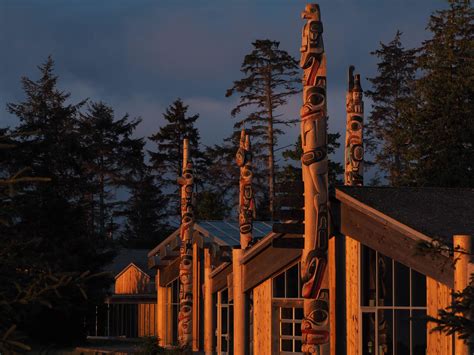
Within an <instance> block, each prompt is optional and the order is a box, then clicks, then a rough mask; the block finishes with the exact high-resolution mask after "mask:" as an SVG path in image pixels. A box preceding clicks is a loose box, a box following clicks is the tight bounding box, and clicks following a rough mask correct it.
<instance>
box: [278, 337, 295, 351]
mask: <svg viewBox="0 0 474 355" xmlns="http://www.w3.org/2000/svg"><path fill="white" fill-rule="evenodd" d="M280 341H281V351H293V340H291V339H281V340H280Z"/></svg>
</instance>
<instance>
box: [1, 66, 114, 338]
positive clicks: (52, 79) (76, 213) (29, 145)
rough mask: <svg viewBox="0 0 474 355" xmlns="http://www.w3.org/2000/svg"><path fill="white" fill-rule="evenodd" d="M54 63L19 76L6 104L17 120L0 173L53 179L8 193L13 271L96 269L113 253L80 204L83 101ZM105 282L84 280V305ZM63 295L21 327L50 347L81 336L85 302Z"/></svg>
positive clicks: (85, 186) (84, 182)
mask: <svg viewBox="0 0 474 355" xmlns="http://www.w3.org/2000/svg"><path fill="white" fill-rule="evenodd" d="M53 67H54V63H53V60H52V59H51V58H48V60H47V61H46V62H45V63H44V64H43V65H41V66H40V67H39V70H40V74H41V77H40V79H39V80H36V81H34V80H31V79H28V78H23V79H22V84H23V89H24V92H25V96H26V99H25V100H24V101H23V102H20V103H10V104H8V106H7V108H8V110H9V111H10V113H12V114H14V115H16V116H17V117H18V119H19V123H18V125H17V126H16V127H15V128H14V129H12V132H11V135H12V136H14V137H16V147H15V149H14V152H13V153H12V154H11V156H10V159H9V161H7V162H4V163H3V164H2V170H3V171H6V172H7V173H8V174H10V175H12V174H14V173H15V172H17V171H21V170H22V169H25V168H27V169H28V175H29V176H31V177H32V178H36V177H47V178H49V179H50V181H49V182H48V183H44V184H35V185H32V186H28V187H27V188H25V189H24V190H23V191H22V192H21V193H19V194H17V195H14V196H13V197H11V198H12V202H11V204H12V206H14V208H15V219H14V220H15V225H14V231H13V232H14V236H15V243H17V247H16V249H15V250H16V252H17V254H18V255H19V254H21V258H19V259H18V262H19V264H18V265H19V266H18V267H20V269H17V270H23V271H27V270H31V271H34V272H35V273H43V274H44V275H47V274H49V273H52V274H58V273H65V272H72V273H84V272H86V271H91V272H96V271H99V270H100V269H101V268H102V267H103V265H105V264H106V263H108V262H110V260H111V254H110V253H109V252H108V250H107V247H108V245H106V244H104V243H102V242H98V241H97V240H95V238H93V235H92V233H91V231H90V230H89V228H88V224H87V215H88V211H87V209H86V207H85V205H84V203H83V201H84V200H83V197H84V196H85V195H87V193H88V192H89V191H90V190H91V185H90V183H89V181H88V179H87V175H86V173H85V171H84V162H85V159H86V156H87V155H86V154H85V153H84V150H83V149H82V148H83V147H82V143H81V139H82V137H81V135H80V133H79V109H80V108H81V107H82V105H83V103H84V102H80V103H78V104H71V103H68V100H69V98H70V94H69V93H67V92H64V91H62V90H60V89H58V87H57V81H58V78H57V76H56V75H55V74H54V70H53V69H54V68H53ZM20 246H21V247H20ZM18 248H21V249H18ZM20 250H21V253H19V251H20ZM26 276H27V275H25V277H26ZM108 285H109V284H108V282H106V281H104V280H100V281H98V282H97V283H94V284H91V285H89V287H88V288H87V291H86V292H87V294H88V297H89V301H88V302H90V303H96V302H100V300H101V297H103V295H104V291H105V290H106V289H107V288H108ZM61 296H62V297H61V298H60V299H57V300H56V307H54V308H53V309H49V308H48V307H38V306H37V305H36V306H35V307H32V308H31V309H29V312H27V317H25V318H22V319H20V323H19V328H21V330H23V331H24V332H26V333H28V334H29V335H30V336H31V337H32V338H36V339H37V340H38V341H40V342H43V343H44V342H45V343H49V344H53V343H55V342H67V341H68V340H69V341H70V340H71V339H72V338H75V339H77V338H81V337H82V336H84V335H85V333H84V329H83V319H84V315H85V312H86V310H87V307H88V306H89V304H88V303H87V302H84V299H83V297H82V295H81V294H80V292H73V291H71V292H67V293H62V294H61ZM66 320H67V321H66Z"/></svg>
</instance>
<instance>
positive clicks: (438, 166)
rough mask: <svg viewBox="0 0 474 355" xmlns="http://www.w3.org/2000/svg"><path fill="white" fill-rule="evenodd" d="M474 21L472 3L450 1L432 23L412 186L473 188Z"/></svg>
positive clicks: (422, 63)
mask: <svg viewBox="0 0 474 355" xmlns="http://www.w3.org/2000/svg"><path fill="white" fill-rule="evenodd" d="M473 19H474V9H473V8H472V6H471V4H470V1H466V0H450V1H449V8H448V9H445V10H441V11H436V12H434V13H433V15H432V16H431V18H430V20H429V23H428V27H427V28H428V30H429V31H430V32H431V33H432V37H431V38H430V39H428V40H426V41H424V42H423V44H422V46H421V48H420V50H419V56H418V59H417V67H418V69H419V70H420V74H421V77H420V78H419V80H417V82H416V89H415V92H414V96H415V97H416V98H417V99H418V101H419V102H418V105H417V106H416V108H415V110H414V114H413V117H414V118H413V121H414V124H412V131H411V132H410V134H411V136H412V138H411V139H412V144H413V148H412V149H411V151H410V155H409V156H408V158H409V160H410V161H412V162H414V163H413V164H412V169H410V172H409V183H411V184H414V185H431V186H458V187H459V186H464V187H472V186H474V162H473V159H472V157H473V156H474V118H473V117H474V24H473Z"/></svg>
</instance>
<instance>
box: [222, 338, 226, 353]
mask: <svg viewBox="0 0 474 355" xmlns="http://www.w3.org/2000/svg"><path fill="white" fill-rule="evenodd" d="M221 348H222V349H221V350H222V351H223V352H227V351H228V349H227V338H226V337H221Z"/></svg>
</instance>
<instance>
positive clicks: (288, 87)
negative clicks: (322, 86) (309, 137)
mask: <svg viewBox="0 0 474 355" xmlns="http://www.w3.org/2000/svg"><path fill="white" fill-rule="evenodd" d="M252 45H253V47H254V48H253V50H252V52H251V53H250V54H248V55H246V56H245V58H244V61H243V63H242V66H241V69H240V71H241V72H242V73H243V74H244V78H243V79H240V80H237V81H234V84H233V86H232V88H230V89H228V90H227V92H226V97H229V96H232V95H233V94H239V95H240V102H239V104H238V105H237V106H236V107H235V108H234V109H233V110H232V112H231V114H232V116H233V117H235V116H236V115H239V114H242V115H243V116H244V118H242V119H240V120H239V121H237V122H236V123H235V125H234V128H236V129H237V131H236V132H235V135H239V134H240V129H241V128H243V127H245V128H249V130H248V132H249V134H250V135H251V138H252V149H253V151H254V153H255V154H254V161H255V168H256V169H255V172H256V173H257V171H258V167H259V165H262V163H263V165H264V166H265V168H266V169H265V170H266V175H267V179H268V193H267V196H268V199H269V214H270V216H271V217H273V212H274V195H275V186H274V185H275V171H276V168H275V156H274V149H275V146H276V144H277V138H278V136H279V135H280V134H282V133H283V131H282V130H281V129H279V128H277V127H279V126H281V125H289V124H291V123H294V122H295V121H294V120H283V119H282V117H281V114H279V113H278V109H279V108H281V107H282V106H283V105H285V104H286V103H287V99H288V97H290V96H291V95H294V94H296V93H298V92H299V90H298V89H297V87H298V85H299V83H300V80H299V75H298V74H299V70H298V63H297V61H296V60H295V59H294V58H293V57H292V56H291V55H289V54H288V53H287V52H286V51H284V50H281V49H279V46H280V43H279V42H276V41H271V40H268V39H267V40H256V41H255V42H253V43H252ZM265 162H266V163H265Z"/></svg>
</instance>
